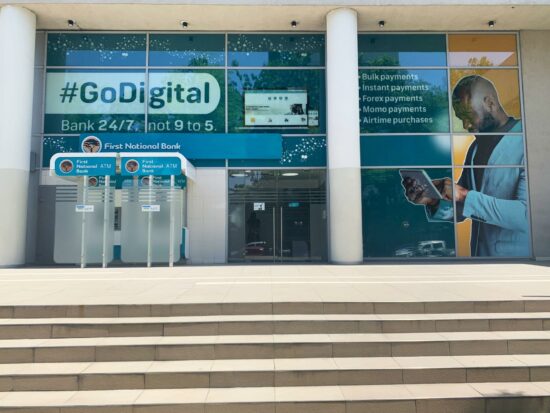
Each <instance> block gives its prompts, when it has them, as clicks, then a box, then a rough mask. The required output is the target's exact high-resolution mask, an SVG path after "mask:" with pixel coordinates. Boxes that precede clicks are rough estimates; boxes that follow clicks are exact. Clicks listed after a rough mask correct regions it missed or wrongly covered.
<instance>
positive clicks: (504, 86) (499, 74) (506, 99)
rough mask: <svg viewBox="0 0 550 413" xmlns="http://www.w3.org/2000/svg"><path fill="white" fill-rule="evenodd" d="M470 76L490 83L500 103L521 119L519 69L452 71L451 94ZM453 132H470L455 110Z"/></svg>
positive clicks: (511, 114) (505, 109)
mask: <svg viewBox="0 0 550 413" xmlns="http://www.w3.org/2000/svg"><path fill="white" fill-rule="evenodd" d="M468 76H479V77H482V78H484V79H487V80H488V81H490V82H491V83H492V85H493V87H494V89H495V90H496V92H497V97H498V101H499V102H500V105H501V106H502V108H503V109H504V111H505V112H506V113H507V114H508V116H512V117H514V118H516V119H521V101H520V94H519V73H518V70H517V69H453V70H451V93H452V91H454V89H455V87H456V85H457V84H458V83H459V82H460V81H461V80H462V79H464V78H466V77H468ZM452 112H453V113H452V115H453V131H454V132H468V131H467V130H466V129H464V126H463V122H462V120H461V119H459V118H458V117H457V116H456V113H455V111H454V109H453V111H452Z"/></svg>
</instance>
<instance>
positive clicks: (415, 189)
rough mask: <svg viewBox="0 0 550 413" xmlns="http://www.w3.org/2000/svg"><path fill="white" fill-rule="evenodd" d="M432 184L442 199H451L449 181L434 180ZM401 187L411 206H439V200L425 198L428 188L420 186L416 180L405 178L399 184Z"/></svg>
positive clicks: (450, 182) (445, 179) (444, 179)
mask: <svg viewBox="0 0 550 413" xmlns="http://www.w3.org/2000/svg"><path fill="white" fill-rule="evenodd" d="M432 183H433V184H434V186H435V187H436V188H437V190H438V191H439V193H440V194H441V196H442V198H443V199H445V200H448V201H450V200H452V199H453V193H452V181H451V179H449V178H442V179H434V180H433V181H432ZM401 185H403V188H404V189H405V196H406V197H407V199H408V200H409V201H410V202H412V203H413V204H417V205H428V206H437V204H439V199H434V198H429V197H428V196H426V193H427V192H428V188H425V187H423V186H422V185H420V184H419V183H418V182H417V181H416V179H412V178H410V177H406V178H405V179H403V181H402V182H401Z"/></svg>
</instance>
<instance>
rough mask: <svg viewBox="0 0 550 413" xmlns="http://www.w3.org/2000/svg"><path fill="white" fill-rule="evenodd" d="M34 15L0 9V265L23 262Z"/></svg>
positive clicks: (34, 29) (19, 10) (6, 7)
mask: <svg viewBox="0 0 550 413" xmlns="http://www.w3.org/2000/svg"><path fill="white" fill-rule="evenodd" d="M35 36H36V17H35V15H34V14H33V13H31V12H30V11H28V10H27V9H24V8H22V7H15V6H4V7H2V8H1V9H0V199H1V201H0V217H1V219H0V267H3V266H16V265H22V264H24V263H25V241H26V239H25V238H26V226H27V197H28V189H29V188H28V186H29V162H30V151H31V126H32V125H31V124H32V99H33V80H34V42H35Z"/></svg>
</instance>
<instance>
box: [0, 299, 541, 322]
mask: <svg viewBox="0 0 550 413" xmlns="http://www.w3.org/2000/svg"><path fill="white" fill-rule="evenodd" d="M476 312H482V313H516V312H550V300H539V299H533V300H513V301H502V300H494V301H426V302H416V301H415V302H241V303H181V304H128V305H127V304H112V305H108V304H101V305H76V304H75V305H51V306H50V305H8V306H0V318H59V317H82V318H86V317H94V318H95V317H167V316H202V315H237V314H419V313H476Z"/></svg>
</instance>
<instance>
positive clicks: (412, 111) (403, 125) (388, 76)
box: [359, 69, 449, 133]
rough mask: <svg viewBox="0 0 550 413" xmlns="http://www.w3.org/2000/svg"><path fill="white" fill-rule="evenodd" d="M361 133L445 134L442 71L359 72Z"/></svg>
mask: <svg viewBox="0 0 550 413" xmlns="http://www.w3.org/2000/svg"><path fill="white" fill-rule="evenodd" d="M359 100H360V103H359V108H360V123H361V132H362V133H399V132H408V133H411V132H418V133H422V132H424V133H425V132H448V131H449V109H448V108H449V101H448V95H447V71H446V70H398V69H365V70H360V71H359Z"/></svg>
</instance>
